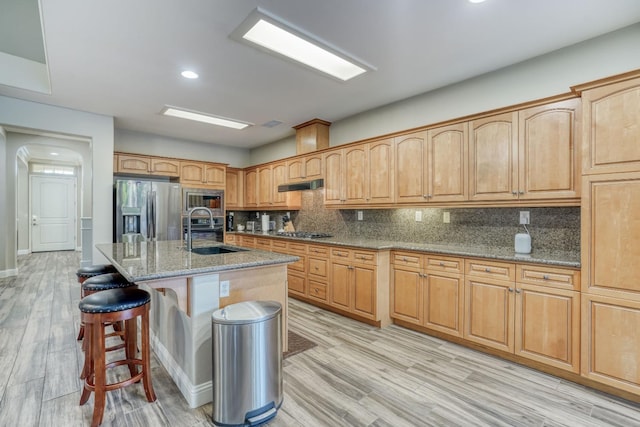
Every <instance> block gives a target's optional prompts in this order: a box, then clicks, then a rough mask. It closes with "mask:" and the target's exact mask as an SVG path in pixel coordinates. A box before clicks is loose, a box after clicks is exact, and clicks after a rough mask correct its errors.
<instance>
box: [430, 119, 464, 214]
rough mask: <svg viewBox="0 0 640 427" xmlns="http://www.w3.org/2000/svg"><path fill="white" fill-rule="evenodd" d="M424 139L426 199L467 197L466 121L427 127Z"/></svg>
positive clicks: (459, 200)
mask: <svg viewBox="0 0 640 427" xmlns="http://www.w3.org/2000/svg"><path fill="white" fill-rule="evenodd" d="M427 140H428V144H427V159H428V165H427V180H426V181H427V182H426V185H427V187H428V190H427V200H428V201H430V202H462V201H465V200H467V196H468V190H467V185H468V177H467V157H468V147H469V133H468V124H467V123H458V124H455V125H451V126H445V127H441V128H437V129H430V130H429V131H428V133H427Z"/></svg>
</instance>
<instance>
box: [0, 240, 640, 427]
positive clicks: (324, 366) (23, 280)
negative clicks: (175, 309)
mask: <svg viewBox="0 0 640 427" xmlns="http://www.w3.org/2000/svg"><path fill="white" fill-rule="evenodd" d="M78 265H79V256H78V254H77V253H75V252H50V253H39V254H32V255H26V256H21V257H19V271H20V274H19V276H18V277H14V278H8V279H0V426H21V427H29V426H64V427H73V426H88V425H90V420H91V413H92V410H93V398H91V399H90V400H89V402H88V403H87V404H86V405H85V406H78V401H79V399H80V390H81V382H80V380H79V379H78V375H79V372H80V368H81V364H82V361H83V356H82V352H81V350H80V346H79V344H78V342H76V340H75V337H76V333H77V328H78V321H79V320H78V319H79V313H78V308H77V305H78V300H79V290H78V285H77V283H76V278H75V270H76V268H77V266H78ZM289 313H290V314H289V315H290V318H289V325H290V328H291V329H292V330H293V331H295V332H296V333H298V334H300V335H302V336H304V337H307V338H308V339H311V340H312V341H314V342H315V343H317V344H318V345H317V346H316V347H314V348H312V349H310V350H307V351H305V352H303V353H300V354H297V355H295V356H292V357H290V358H288V359H286V360H285V361H284V380H285V386H284V391H285V396H284V403H283V406H282V408H281V410H280V411H279V413H278V416H277V417H276V418H275V419H274V420H273V421H272V422H271V423H270V425H271V426H273V427H279V426H300V427H303V426H304V427H309V426H372V427H373V426H375V427H388V426H393V427H402V426H621V427H622V426H624V427H629V426H640V405H638V404H634V403H631V402H627V401H624V400H621V399H618V398H616V397H612V396H609V395H606V394H604V393H600V392H596V391H594V390H591V389H588V388H585V387H583V386H580V385H576V384H573V383H570V382H567V381H564V380H561V379H559V378H555V377H553V376H550V375H546V374H543V373H540V372H536V371H534V370H531V369H528V368H526V367H523V366H520V365H517V364H514V363H511V362H507V361H503V360H500V359H498V358H495V357H492V356H489V355H485V354H482V353H478V352H475V351H473V350H469V349H466V348H463V347H460V346H457V345H455V344H451V343H447V342H444V341H441V340H438V339H436V338H432V337H429V336H426V335H423V334H419V333H417V332H413V331H410V330H406V329H403V328H400V327H396V326H391V327H388V328H385V329H377V328H374V327H371V326H368V325H364V324H362V323H359V322H356V321H353V320H350V319H346V318H344V317H341V316H338V315H336V314H333V313H329V312H327V311H324V310H321V309H318V308H316V307H313V306H310V305H307V304H304V303H301V302H298V301H296V300H290V312H289ZM115 375H116V376H117V375H119V374H117V373H116V374H115ZM152 375H153V384H154V388H155V391H156V394H157V396H158V400H157V401H156V402H155V403H148V402H147V401H146V399H145V397H144V392H143V390H142V386H141V385H133V386H130V387H127V388H125V389H123V390H116V391H113V392H109V393H108V398H107V406H106V410H105V417H104V422H103V425H105V426H109V425H111V426H126V427H134V426H188V427H191V426H193V427H202V426H210V425H212V421H211V412H212V407H211V405H210V404H209V405H204V406H202V407H200V408H197V409H189V408H188V407H187V405H186V403H185V401H184V399H183V398H182V395H181V394H180V392H179V391H178V389H177V387H176V386H175V384H174V383H173V382H172V380H171V378H170V377H169V376H168V374H167V373H166V372H165V370H164V368H163V367H162V366H160V365H159V364H158V362H157V360H155V358H154V360H153V368H152Z"/></svg>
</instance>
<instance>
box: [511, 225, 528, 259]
mask: <svg viewBox="0 0 640 427" xmlns="http://www.w3.org/2000/svg"><path fill="white" fill-rule="evenodd" d="M523 227H524V230H525V231H526V233H517V234H516V239H515V249H516V253H518V254H530V253H531V235H530V234H529V230H528V229H527V226H526V225H523Z"/></svg>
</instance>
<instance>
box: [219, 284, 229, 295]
mask: <svg viewBox="0 0 640 427" xmlns="http://www.w3.org/2000/svg"><path fill="white" fill-rule="evenodd" d="M228 296H229V281H228V280H223V281H222V282H220V298H224V297H228Z"/></svg>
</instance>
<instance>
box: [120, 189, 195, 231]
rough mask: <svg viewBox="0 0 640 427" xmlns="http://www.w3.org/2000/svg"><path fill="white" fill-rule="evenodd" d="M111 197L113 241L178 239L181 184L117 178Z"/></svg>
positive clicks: (180, 225)
mask: <svg viewBox="0 0 640 427" xmlns="http://www.w3.org/2000/svg"><path fill="white" fill-rule="evenodd" d="M113 197H114V201H113V208H114V214H113V217H114V218H113V233H114V236H113V240H114V242H142V241H156V240H180V238H181V234H180V233H181V231H182V223H181V216H180V215H181V206H182V203H181V197H182V192H181V188H180V184H178V183H174V182H169V181H147V180H143V179H117V180H115V182H114V191H113Z"/></svg>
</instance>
